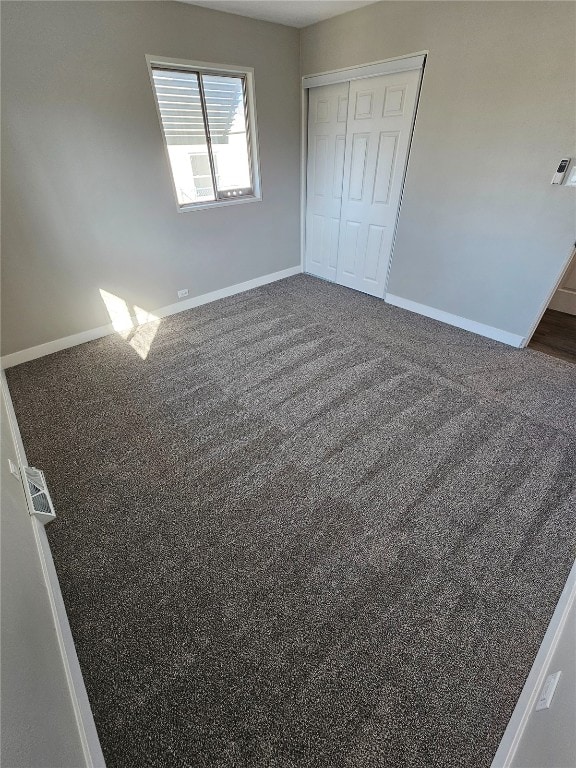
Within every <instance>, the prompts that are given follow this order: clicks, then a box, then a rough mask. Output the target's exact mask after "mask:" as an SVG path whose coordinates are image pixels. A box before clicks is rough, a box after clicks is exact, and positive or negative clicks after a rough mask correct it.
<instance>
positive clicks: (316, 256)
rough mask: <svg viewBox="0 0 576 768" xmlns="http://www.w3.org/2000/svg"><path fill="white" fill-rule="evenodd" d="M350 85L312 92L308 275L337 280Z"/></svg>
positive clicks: (306, 269)
mask: <svg viewBox="0 0 576 768" xmlns="http://www.w3.org/2000/svg"><path fill="white" fill-rule="evenodd" d="M349 87H350V83H337V84H336V85H323V86H320V87H318V88H310V90H309V104H308V171H307V182H306V200H307V202H306V250H305V271H306V272H309V273H310V274H312V275H317V276H318V277H323V278H325V279H327V280H335V279H336V265H337V261H338V236H339V230H340V208H341V204H342V182H343V178H344V155H345V147H346V121H347V115H348V90H349Z"/></svg>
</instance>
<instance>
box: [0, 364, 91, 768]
mask: <svg viewBox="0 0 576 768" xmlns="http://www.w3.org/2000/svg"><path fill="white" fill-rule="evenodd" d="M0 387H1V389H2V396H3V397H4V402H5V404H6V412H7V414H8V422H9V427H10V431H11V433H12V438H13V441H14V447H15V450H16V459H17V461H18V464H19V466H20V469H21V471H22V468H23V467H25V466H27V464H28V461H27V459H26V453H25V451H24V444H23V443H22V437H21V435H20V429H19V427H18V422H17V421H16V414H15V413H14V406H13V404H12V398H11V396H10V390H9V389H8V383H7V381H6V374H5V373H4V371H2V372H1V374H0ZM30 522H31V524H32V531H33V533H34V538H35V540H36V546H37V547H38V557H39V560H40V565H41V568H42V575H43V576H44V581H45V583H46V591H47V593H48V599H49V601H50V608H51V610H52V616H53V619H54V627H55V631H56V637H57V640H58V646H59V648H60V654H61V657H62V664H63V667H64V671H65V674H66V680H67V683H68V689H69V691H70V699H71V702H72V707H73V709H74V715H75V717H76V723H77V727H78V733H79V736H80V741H81V744H82V749H83V752H84V759H85V764H86V768H106V764H105V762H104V755H103V754H102V748H101V747H100V740H99V739H98V732H97V730H96V725H95V723H94V716H93V715H92V710H91V708H90V702H89V700H88V694H87V693H86V687H85V685H84V678H83V677H82V671H81V669H80V663H79V661H78V656H77V655H76V648H75V646H74V640H73V639H72V632H71V631H70V625H69V623H68V616H67V615H66V609H65V607H64V601H63V599H62V593H61V591H60V584H59V582H58V577H57V575H56V569H55V567H54V561H53V560H52V553H51V551H50V545H49V544H48V538H47V537H46V531H45V530H44V526H43V525H42V523H40V521H39V520H38V519H37V518H35V517H33V516H32V515H31V516H30Z"/></svg>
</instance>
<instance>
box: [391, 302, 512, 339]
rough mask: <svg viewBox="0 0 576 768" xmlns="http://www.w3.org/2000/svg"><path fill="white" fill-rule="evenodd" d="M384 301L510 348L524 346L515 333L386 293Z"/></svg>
mask: <svg viewBox="0 0 576 768" xmlns="http://www.w3.org/2000/svg"><path fill="white" fill-rule="evenodd" d="M385 300H386V302H387V303H388V304H393V305H394V306H395V307H400V308H401V309H407V310H409V311H410V312H416V313H417V314H419V315H424V316H425V317H431V318H432V319H433V320H440V322H442V323H447V324H448V325H454V326H456V328H462V329H463V330H465V331H471V332H472V333H477V334H478V335H479V336H486V337H487V338H489V339H494V340H495V341H501V342H502V343H503V344H509V345H510V346H511V347H523V346H524V337H523V336H519V335H518V334H516V333H510V332H509V331H503V330H501V329H500V328H493V327H492V326H491V325H484V323H477V322H476V321H475V320H468V318H466V317H460V316H459V315H452V314H451V313H450V312H444V311H443V310H442V309H436V308H435V307H429V306H427V305H426V304H418V302H416V301H410V299H403V298H402V297H401V296H394V294H392V293H387V294H386V297H385Z"/></svg>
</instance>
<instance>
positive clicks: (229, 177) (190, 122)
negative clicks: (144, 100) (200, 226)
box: [147, 57, 261, 211]
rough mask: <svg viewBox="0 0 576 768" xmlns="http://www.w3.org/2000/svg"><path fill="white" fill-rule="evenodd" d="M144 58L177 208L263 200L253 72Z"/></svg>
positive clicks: (189, 208) (191, 208)
mask: <svg viewBox="0 0 576 768" xmlns="http://www.w3.org/2000/svg"><path fill="white" fill-rule="evenodd" d="M147 60H148V65H149V68H150V75H151V80H152V85H153V88H154V94H155V97H156V106H157V108H158V115H159V117H160V125H161V127H162V133H163V135H164V141H165V144H166V150H167V153H168V159H169V162H170V169H171V171H172V180H173V182H174V190H175V193H176V200H177V202H178V207H179V209H180V210H181V211H185V210H193V209H195V208H206V207H210V206H215V205H228V204H230V203H238V202H247V201H249V200H259V199H261V198H260V182H259V174H258V157H257V151H258V148H257V143H256V114H255V109H254V94H253V90H254V85H253V71H252V70H249V69H235V68H230V67H219V66H218V65H212V64H210V65H209V64H198V63H194V62H182V61H177V62H171V61H169V60H167V59H160V58H152V57H147Z"/></svg>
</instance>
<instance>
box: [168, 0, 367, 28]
mask: <svg viewBox="0 0 576 768" xmlns="http://www.w3.org/2000/svg"><path fill="white" fill-rule="evenodd" d="M377 1H378V0H181V2H187V3H190V4H191V5H200V6H203V7H204V8H214V9H215V10H217V11H224V12H226V13H236V14H239V15H240V16H249V17H250V18H252V19H262V20H263V21H274V22H276V23H277V24H287V25H288V26H289V27H307V26H308V25H309V24H315V23H316V22H317V21H324V19H329V18H331V17H332V16H338V15H339V14H341V13H347V12H348V11H354V10H355V9H356V8H362V6H364V5H372V3H375V2H377Z"/></svg>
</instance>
